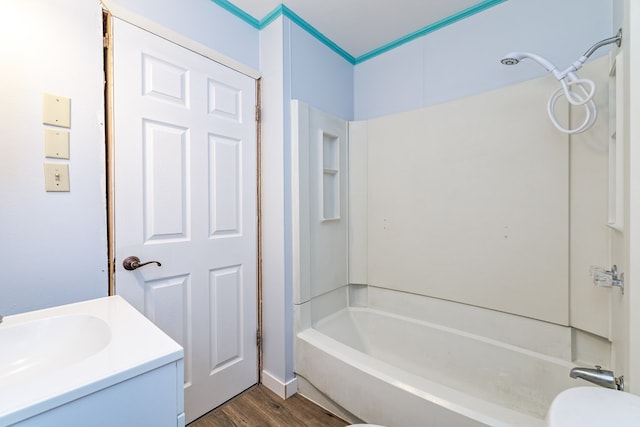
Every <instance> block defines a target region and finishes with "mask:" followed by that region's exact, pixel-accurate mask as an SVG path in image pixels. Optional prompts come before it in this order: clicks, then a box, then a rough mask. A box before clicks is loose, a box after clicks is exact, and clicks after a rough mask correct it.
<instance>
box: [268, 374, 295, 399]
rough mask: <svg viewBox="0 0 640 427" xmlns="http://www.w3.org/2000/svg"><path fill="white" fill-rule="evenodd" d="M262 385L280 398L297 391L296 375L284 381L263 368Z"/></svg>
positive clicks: (287, 396)
mask: <svg viewBox="0 0 640 427" xmlns="http://www.w3.org/2000/svg"><path fill="white" fill-rule="evenodd" d="M262 385H264V386H265V387H266V388H268V389H269V390H271V391H272V392H274V393H275V394H277V395H278V396H280V397H281V398H283V399H288V398H289V397H291V396H293V395H294V394H296V392H297V391H298V378H297V377H296V378H294V379H292V380H290V381H288V382H286V383H284V382H282V381H280V380H279V379H277V378H276V377H274V376H273V375H271V374H270V373H269V372H267V371H265V370H263V371H262Z"/></svg>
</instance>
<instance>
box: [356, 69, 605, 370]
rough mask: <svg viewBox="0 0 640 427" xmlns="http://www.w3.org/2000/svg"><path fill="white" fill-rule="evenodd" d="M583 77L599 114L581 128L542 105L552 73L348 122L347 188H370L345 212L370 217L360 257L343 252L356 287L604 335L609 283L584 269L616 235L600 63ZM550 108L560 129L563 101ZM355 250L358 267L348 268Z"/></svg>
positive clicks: (601, 260) (598, 260)
mask: <svg viewBox="0 0 640 427" xmlns="http://www.w3.org/2000/svg"><path fill="white" fill-rule="evenodd" d="M580 75H581V77H585V78H591V79H594V81H596V84H597V85H598V92H597V98H596V101H597V105H598V109H599V118H598V121H597V123H596V125H595V126H594V128H592V129H591V130H590V131H589V132H587V133H584V134H580V135H573V136H569V135H566V134H562V133H561V132H558V131H557V130H556V129H555V127H553V125H552V124H551V122H550V121H549V118H548V117H547V114H546V108H545V107H546V102H547V98H548V96H549V95H550V94H551V92H552V91H553V90H555V89H556V88H557V85H558V83H557V82H556V81H555V79H553V78H551V77H549V76H547V77H543V78H539V79H535V80H530V81H527V82H524V83H520V84H517V85H513V86H510V87H507V88H502V89H498V90H494V91H491V92H487V93H484V94H480V95H475V96H471V97H467V98H463V99H460V100H456V101H451V102H448V103H444V104H440V105H436V106H432V107H426V108H423V109H419V110H414V111H411V112H408V113H401V114H396V115H391V116H386V117H382V118H378V119H372V120H369V121H367V122H356V123H352V126H351V129H352V131H355V132H356V133H355V134H353V135H352V138H351V140H350V144H352V145H354V147H353V149H354V150H360V154H359V155H358V156H355V155H352V156H351V158H350V162H351V164H352V165H354V166H351V167H353V168H354V172H355V174H354V176H353V177H352V178H351V182H352V186H351V188H352V193H353V194H354V195H356V194H357V191H354V189H356V188H364V189H365V190H364V191H366V192H367V195H368V197H367V200H366V201H364V200H362V199H357V197H358V196H355V197H356V198H355V199H352V200H351V209H352V210H353V211H354V212H358V211H359V212H366V214H360V216H359V217H358V218H352V224H354V225H355V224H360V223H361V222H364V221H366V223H367V224H368V226H367V233H363V232H358V233H357V235H356V236H352V238H351V241H350V245H357V246H358V247H366V251H367V253H366V254H365V255H363V254H362V253H354V252H352V253H351V256H352V258H354V257H355V258H354V259H356V260H358V261H357V262H356V264H355V266H356V270H355V271H350V275H352V276H354V277H359V278H360V280H357V281H355V283H368V284H369V285H373V286H378V287H383V288H388V289H395V290H399V291H403V292H409V293H413V294H419V295H427V296H432V297H437V298H442V299H445V300H451V301H458V302H462V303H465V304H471V305H476V306H479V307H485V308H489V309H493V310H498V311H503V312H507V313H512V314H516V315H520V316H525V317H530V318H533V319H538V320H542V321H546V322H551V323H555V324H558V325H565V326H569V325H571V326H574V327H576V328H578V329H580V330H584V331H587V332H589V333H590V334H594V335H597V336H599V337H602V338H604V339H608V338H610V336H609V334H610V331H609V322H610V319H609V298H610V294H611V291H610V290H607V289H602V288H595V287H594V286H593V285H592V283H591V281H590V277H589V273H588V272H589V266H590V265H604V266H607V262H608V259H609V258H608V246H609V243H608V241H609V240H608V239H609V234H610V233H611V232H612V231H610V230H609V229H608V227H607V226H606V224H607V169H608V163H607V162H608V139H609V138H608V135H607V134H608V109H607V102H608V75H609V60H608V58H606V57H605V58H600V59H597V60H595V61H591V62H589V63H587V64H586V66H585V67H584V69H583V70H581V74H580ZM557 112H558V114H562V115H563V116H564V117H562V118H561V119H560V120H564V123H567V122H566V120H568V116H569V114H568V113H569V111H568V109H565V110H564V111H560V110H557ZM572 118H573V120H579V119H580V116H579V114H578V113H576V112H572ZM354 135H355V136H356V137H355V138H354V137H353V136H354ZM358 135H362V136H358ZM364 146H366V148H363V147H364ZM365 150H366V151H365ZM363 153H364V154H366V156H363V155H362V154H363ZM365 164H366V170H367V174H366V177H365V176H364V174H363V172H361V171H362V170H364V169H365ZM358 171H360V172H358ZM356 186H362V187H356ZM365 206H366V207H365ZM363 239H367V240H363ZM363 257H366V259H367V260H368V263H367V265H368V267H367V270H366V272H365V271H364V270H363V268H362V267H357V266H358V265H360V266H361V265H362V262H361V260H362V258H363ZM352 283H354V282H352ZM569 295H571V301H570V300H569ZM578 339H579V338H578ZM596 341H598V340H596ZM605 341H606V340H605ZM601 344H604V345H605V347H606V345H607V343H606V342H603V341H602V340H600V342H598V343H594V345H596V346H598V347H599V348H601V349H603V347H602V345H601ZM605 350H606V349H605ZM603 362H608V360H607V361H603Z"/></svg>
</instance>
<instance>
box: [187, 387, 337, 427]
mask: <svg viewBox="0 0 640 427" xmlns="http://www.w3.org/2000/svg"><path fill="white" fill-rule="evenodd" d="M346 425H349V423H347V422H346V421H344V420H342V419H340V418H338V417H336V416H335V415H333V414H332V413H330V412H328V411H326V410H325V409H323V408H321V407H319V406H318V405H316V404H315V403H313V402H311V401H310V400H308V399H305V398H304V397H302V396H300V395H298V394H296V395H293V396H291V397H290V398H289V399H287V400H282V399H281V398H280V397H279V396H277V395H276V394H274V393H273V392H272V391H270V390H269V389H267V388H266V387H264V386H263V385H257V386H254V387H252V388H250V389H249V390H247V391H245V392H244V393H242V394H240V395H239V396H236V397H234V398H233V399H231V400H230V401H229V402H227V403H225V404H224V405H222V406H220V407H219V408H216V409H214V410H213V411H211V412H209V413H208V414H206V415H204V416H202V417H200V418H198V419H197V420H195V421H193V422H192V423H190V424H188V427H298V426H304V427H307V426H308V427H344V426H346Z"/></svg>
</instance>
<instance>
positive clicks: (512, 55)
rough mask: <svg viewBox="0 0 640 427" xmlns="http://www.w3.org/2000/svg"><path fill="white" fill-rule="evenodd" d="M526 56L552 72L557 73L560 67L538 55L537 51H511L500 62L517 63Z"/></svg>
mask: <svg viewBox="0 0 640 427" xmlns="http://www.w3.org/2000/svg"><path fill="white" fill-rule="evenodd" d="M525 58H528V59H531V60H532V61H535V62H537V63H538V64H540V65H542V66H543V67H544V68H545V69H546V70H547V71H549V72H550V73H555V72H557V71H558V68H557V67H556V66H555V65H553V64H552V63H551V62H549V61H548V60H547V59H545V58H543V57H541V56H539V55H536V54H535V53H529V52H509V53H507V54H506V55H505V56H504V57H503V58H502V59H501V60H500V62H502V63H503V64H504V65H516V64H517V63H519V62H520V61H522V60H523V59H525Z"/></svg>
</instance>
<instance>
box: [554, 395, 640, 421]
mask: <svg viewBox="0 0 640 427" xmlns="http://www.w3.org/2000/svg"><path fill="white" fill-rule="evenodd" d="M547 426H549V427H601V426H616V427H637V426H640V396H636V395H634V394H631V393H627V392H624V391H617V390H612V389H607V388H603V387H574V388H570V389H567V390H565V391H563V392H562V393H560V394H558V395H557V396H556V398H555V399H554V400H553V402H552V403H551V407H550V408H549V412H548V413H547Z"/></svg>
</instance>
